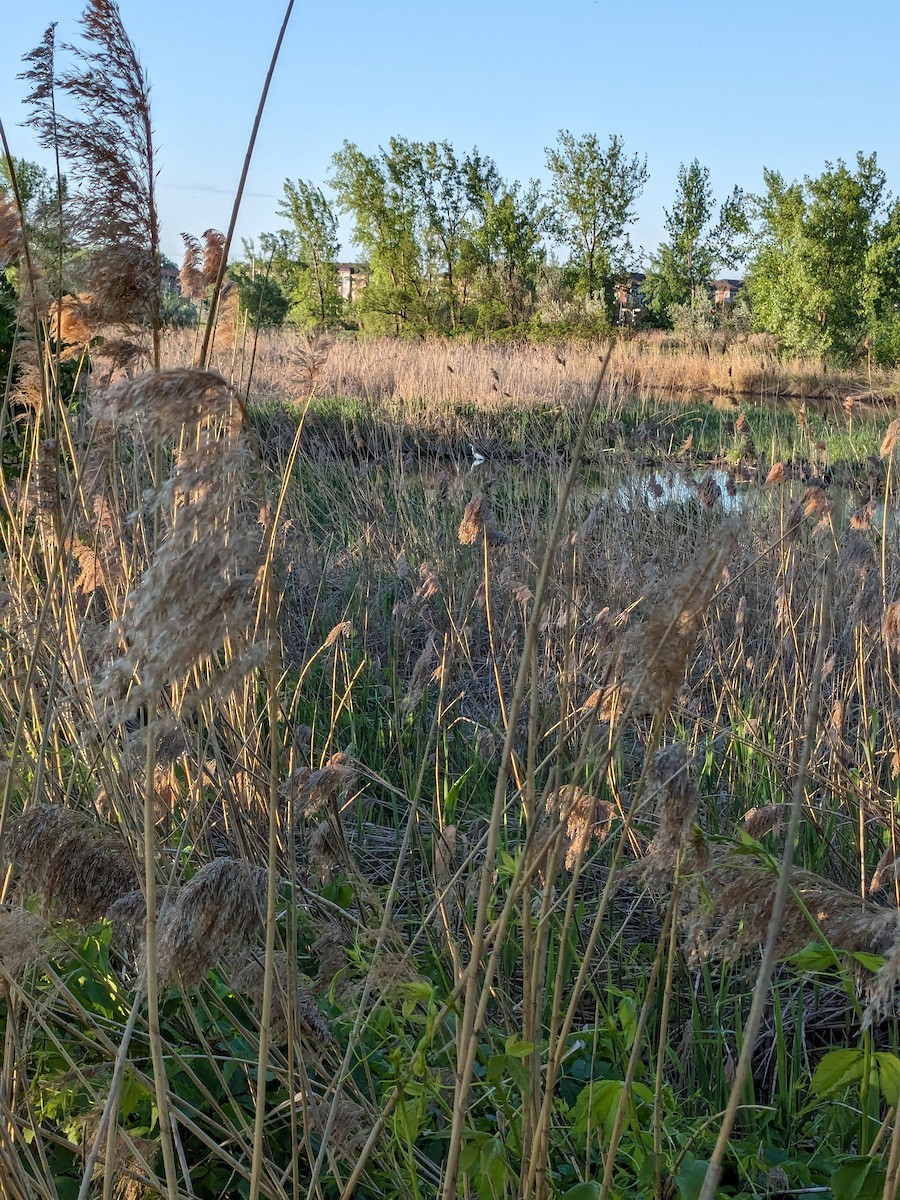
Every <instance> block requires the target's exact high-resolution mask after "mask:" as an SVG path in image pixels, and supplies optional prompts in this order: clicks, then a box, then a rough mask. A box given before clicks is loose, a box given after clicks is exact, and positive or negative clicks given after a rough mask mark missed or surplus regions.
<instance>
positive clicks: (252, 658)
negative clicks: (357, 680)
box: [95, 370, 266, 715]
mask: <svg viewBox="0 0 900 1200" xmlns="http://www.w3.org/2000/svg"><path fill="white" fill-rule="evenodd" d="M239 413H240V402H239V399H238V398H237V397H236V396H235V394H234V393H233V391H232V390H231V389H230V388H229V387H228V385H227V384H226V383H225V381H224V380H223V379H222V378H221V377H220V376H218V375H215V374H213V373H211V372H204V371H195V370H173V371H163V372H157V373H156V374H154V375H149V376H142V377H140V378H139V379H137V380H130V381H127V382H125V383H123V384H119V385H117V386H116V387H114V388H111V389H109V391H108V392H107V393H106V396H105V408H104V409H103V410H102V411H101V412H100V413H99V415H100V416H101V418H103V419H105V420H108V421H110V422H113V423H116V422H120V423H125V424H126V425H129V426H130V427H132V428H133V429H136V430H137V431H139V432H140V433H141V434H142V435H143V436H145V437H146V438H147V440H148V441H150V442H151V443H152V444H156V445H160V444H163V443H165V442H166V441H167V440H170V439H174V438H176V437H178V436H179V435H180V434H181V433H182V432H183V430H184V429H185V427H186V426H187V427H189V429H190V430H191V431H192V436H193V438H194V439H195V441H194V444H193V446H192V448H191V449H190V450H189V451H186V452H184V453H182V454H181V456H180V461H179V464H178V466H177V469H176V470H175V472H174V474H173V475H172V476H171V477H170V478H169V479H167V480H166V481H165V482H164V483H161V484H160V485H159V486H158V487H157V488H156V489H155V490H154V491H153V492H152V493H148V495H147V497H145V500H146V501H147V502H148V503H149V504H150V506H151V508H152V510H153V511H154V512H155V513H156V514H160V515H162V517H163V518H164V523H163V528H164V529H165V535H164V537H163V539H162V541H161V543H160V544H159V546H158V548H157V550H156V552H155V554H154V557H153V558H152V560H151V562H150V564H149V566H148V567H147V568H146V570H145V571H144V573H143V574H142V575H141V577H140V579H139V580H138V582H137V584H136V585H135V587H134V588H133V590H132V592H131V593H130V594H129V596H128V597H127V599H126V602H125V605H124V612H123V614H122V616H121V618H120V619H119V621H118V622H117V623H116V625H115V626H114V627H113V628H112V629H111V631H110V633H111V638H112V639H117V641H118V646H117V653H116V654H115V655H114V657H113V661H112V662H111V663H110V664H109V665H108V667H107V668H106V669H105V670H104V671H103V672H102V673H101V674H100V675H99V676H98V678H97V680H96V681H95V686H96V689H97V693H98V695H99V696H100V697H101V698H104V699H107V700H109V701H111V702H112V704H113V707H114V709H116V708H121V707H122V705H121V696H122V694H123V693H125V692H127V691H128V690H129V688H130V689H131V692H130V703H131V705H132V706H133V705H134V704H135V703H137V702H139V701H142V700H154V699H155V697H156V695H157V693H158V692H159V691H160V690H161V689H162V688H163V687H165V686H167V685H168V684H170V683H172V682H174V681H176V680H179V679H181V678H183V677H184V676H185V675H186V674H187V673H188V672H189V671H190V670H191V669H192V668H193V667H194V666H196V665H199V664H201V663H202V662H203V661H204V660H211V659H212V657H213V656H214V655H215V654H216V653H217V652H218V650H219V648H220V647H221V646H222V645H223V643H224V642H225V640H226V638H230V639H231V641H232V643H233V646H232V653H231V657H230V659H229V662H228V665H227V667H226V669H225V670H224V671H221V672H216V671H215V670H213V671H212V675H211V677H210V679H209V680H208V682H207V683H206V684H205V685H204V688H203V689H201V691H203V692H204V694H205V695H208V696H212V695H224V694H226V693H227V691H228V690H230V689H231V688H233V687H234V686H235V685H236V684H237V683H238V682H239V681H240V679H241V678H243V676H244V675H246V674H247V673H248V672H249V671H251V670H253V669H254V668H255V667H256V666H258V665H259V663H260V661H261V660H262V659H263V658H264V657H265V653H266V651H265V647H264V646H263V645H262V644H261V643H256V644H253V645H251V646H250V647H249V648H247V647H246V646H245V645H244V640H245V638H246V631H247V629H248V628H249V626H250V623H251V622H252V620H253V617H254V614H255V606H254V599H255V596H256V591H257V587H258V568H259V555H260V550H261V543H260V532H259V529H258V527H257V526H256V525H255V523H253V522H252V521H251V519H250V513H251V510H253V506H252V503H251V502H252V499H253V493H252V482H253V479H254V474H253V471H252V470H251V465H252V463H253V461H254V458H253V455H252V453H251V452H250V450H249V448H248V445H247V442H246V439H245V438H243V437H242V436H239V435H237V430H238V429H239V425H240V418H239ZM216 430H218V432H219V434H220V436H219V437H218V438H217V437H215V436H214V432H215V431H216ZM254 511H258V505H257V508H256V510H254ZM136 680H137V681H139V682H137V683H135V681H136ZM191 699H193V701H194V702H196V701H197V696H196V695H193V696H191V695H190V694H188V693H185V700H186V702H187V701H189V700H191ZM120 715H121V714H120Z"/></svg>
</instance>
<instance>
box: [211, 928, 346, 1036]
mask: <svg viewBox="0 0 900 1200" xmlns="http://www.w3.org/2000/svg"><path fill="white" fill-rule="evenodd" d="M295 978H296V977H295ZM228 979H229V983H230V984H231V987H232V990H233V991H234V992H235V993H236V994H240V995H244V996H247V997H248V999H250V1000H251V1001H252V1002H253V1006H254V1008H255V1009H256V1010H257V1012H260V1013H261V1012H262V1007H263V988H264V985H265V960H264V958H263V956H262V954H261V953H259V952H256V951H253V950H244V951H243V952H241V953H239V954H238V955H237V957H236V959H235V962H234V964H233V967H232V969H231V970H230V971H229V973H228ZM274 982H275V988H274V991H273V996H272V1012H271V1018H270V1019H271V1033H272V1037H273V1039H274V1040H275V1042H276V1043H278V1044H284V1043H285V1042H286V1041H287V1039H288V1032H289V1030H290V1026H291V1020H290V1016H291V1013H290V1009H291V1001H290V983H291V971H290V962H289V959H288V956H287V954H285V952H284V951H283V950H277V951H276V952H275V957H274ZM294 1014H295V1016H296V1017H297V1019H298V1020H299V1023H300V1025H301V1026H302V1027H303V1028H304V1029H305V1030H306V1032H307V1033H308V1034H311V1035H312V1037H313V1038H315V1039H316V1041H317V1042H318V1044H320V1045H326V1046H330V1045H331V1044H332V1043H333V1042H334V1035H333V1034H332V1032H331V1027H330V1026H329V1024H328V1022H327V1021H326V1020H325V1017H324V1015H323V1013H322V1012H321V1010H320V1009H319V1006H318V1005H317V1004H316V1001H315V999H314V998H313V996H312V995H311V993H310V992H309V991H307V989H306V988H305V987H302V986H300V985H298V984H296V983H295V987H294Z"/></svg>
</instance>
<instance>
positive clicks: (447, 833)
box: [432, 825, 458, 888]
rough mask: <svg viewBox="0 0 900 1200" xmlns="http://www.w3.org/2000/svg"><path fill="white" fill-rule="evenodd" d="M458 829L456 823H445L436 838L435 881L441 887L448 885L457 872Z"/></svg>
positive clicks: (434, 856) (434, 855) (434, 854)
mask: <svg viewBox="0 0 900 1200" xmlns="http://www.w3.org/2000/svg"><path fill="white" fill-rule="evenodd" d="M457 834H458V830H457V827H456V826H455V825H445V826H444V828H443V829H442V830H441V831H440V833H439V834H438V836H437V837H436V838H435V840H434V853H433V856H432V858H433V864H432V865H433V871H434V882H435V885H436V886H437V887H439V888H442V887H446V886H447V884H448V883H449V882H450V880H451V879H452V878H453V876H454V874H455V873H456V844H457V840H458V837H457Z"/></svg>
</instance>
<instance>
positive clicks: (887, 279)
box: [863, 201, 900, 366]
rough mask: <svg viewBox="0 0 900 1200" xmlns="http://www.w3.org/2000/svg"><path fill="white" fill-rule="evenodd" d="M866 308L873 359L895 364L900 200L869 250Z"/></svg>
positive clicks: (899, 334)
mask: <svg viewBox="0 0 900 1200" xmlns="http://www.w3.org/2000/svg"><path fill="white" fill-rule="evenodd" d="M863 310H864V318H865V323H866V332H867V336H868V347H867V349H868V351H869V353H870V354H871V356H872V359H873V360H874V361H875V362H876V363H879V364H880V365H882V366H894V365H895V364H896V363H897V362H900V201H895V202H894V203H893V204H892V205H891V208H890V210H889V212H888V215H887V219H886V220H885V221H884V223H883V224H882V225H881V226H880V227H879V229H878V231H877V236H876V237H875V238H874V240H873V243H872V245H871V246H870V247H869V250H868V253H867V254H866V262H865V272H864V275H863Z"/></svg>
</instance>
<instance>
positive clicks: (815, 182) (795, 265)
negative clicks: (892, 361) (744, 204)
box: [747, 154, 897, 362]
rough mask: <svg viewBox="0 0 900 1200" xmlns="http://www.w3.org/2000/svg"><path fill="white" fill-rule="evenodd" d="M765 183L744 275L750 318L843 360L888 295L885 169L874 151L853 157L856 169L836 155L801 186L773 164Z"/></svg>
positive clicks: (793, 347) (802, 348) (884, 308)
mask: <svg viewBox="0 0 900 1200" xmlns="http://www.w3.org/2000/svg"><path fill="white" fill-rule="evenodd" d="M764 180H765V185H766V192H765V195H763V196H760V197H756V198H755V200H754V208H755V213H756V217H757V220H758V230H757V242H756V249H755V253H754V257H753V260H752V262H751V264H750V270H749V273H748V279H747V288H748V294H749V296H750V300H751V303H752V307H753V312H754V319H755V322H756V324H757V326H758V327H759V328H761V329H766V330H768V331H769V332H771V333H773V334H774V335H775V336H776V337H777V338H778V339H779V341H780V342H781V343H782V345H783V346H784V348H785V349H786V350H787V351H788V352H790V353H792V354H816V355H821V356H822V358H823V359H829V358H830V359H834V360H835V361H838V362H845V361H847V360H849V359H851V358H853V357H854V355H855V354H857V353H859V351H860V349H861V347H862V345H863V343H864V340H865V337H866V333H867V325H868V323H870V322H871V321H872V320H873V318H877V317H878V314H879V313H880V314H882V315H884V314H885V313H887V312H888V309H889V307H890V306H891V305H892V304H893V297H894V295H895V293H894V290H893V289H894V287H895V286H896V281H895V279H893V278H892V262H891V259H892V251H891V243H892V241H893V240H894V239H895V238H896V235H897V219H896V217H893V219H892V217H891V216H888V215H887V214H886V212H885V209H886V204H887V197H886V188H885V183H886V181H885V177H884V173H883V171H882V170H881V169H880V168H879V166H878V163H877V160H876V156H875V155H874V154H871V155H869V156H866V155H863V154H857V156H856V170H855V171H852V170H850V168H848V166H847V165H846V163H844V162H843V161H842V160H838V162H837V164H836V165H832V164H831V163H826V164H825V170H824V171H823V172H822V174H821V175H820V176H818V178H816V179H811V178H809V177H807V178H806V179H805V180H804V181H803V183H802V184H801V183H796V182H795V183H791V184H787V183H785V181H784V179H783V177H782V176H781V175H780V174H779V173H778V172H777V171H770V170H766V171H765V173H764ZM879 247H880V249H879Z"/></svg>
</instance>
